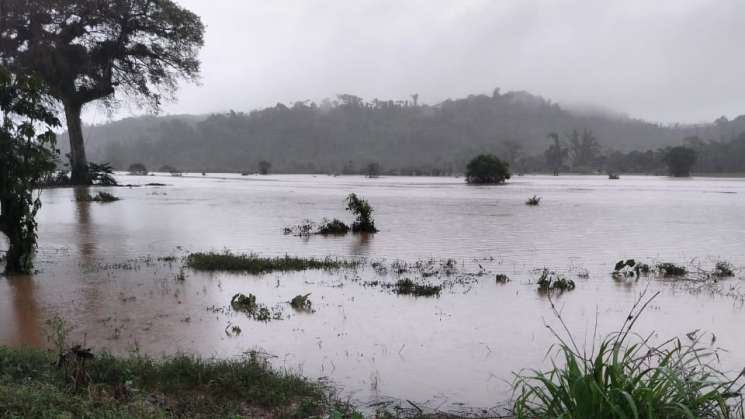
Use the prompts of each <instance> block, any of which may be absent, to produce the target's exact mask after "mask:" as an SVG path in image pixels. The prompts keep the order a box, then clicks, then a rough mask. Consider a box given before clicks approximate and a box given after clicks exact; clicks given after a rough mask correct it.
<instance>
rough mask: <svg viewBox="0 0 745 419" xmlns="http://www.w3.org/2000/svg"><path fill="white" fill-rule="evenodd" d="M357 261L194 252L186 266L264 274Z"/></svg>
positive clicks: (329, 267) (353, 264)
mask: <svg viewBox="0 0 745 419" xmlns="http://www.w3.org/2000/svg"><path fill="white" fill-rule="evenodd" d="M358 265H359V262H357V261H346V260H341V259H333V258H325V259H315V258H297V257H291V256H283V257H261V256H259V255H256V254H241V255H235V254H232V253H230V252H227V251H226V252H223V253H215V252H209V253H201V252H199V253H192V254H190V255H189V256H188V257H187V258H186V266H188V267H189V268H192V269H195V270H198V271H238V272H247V273H251V274H262V273H267V272H273V271H304V270H308V269H325V270H334V269H343V268H354V267H356V266H358Z"/></svg>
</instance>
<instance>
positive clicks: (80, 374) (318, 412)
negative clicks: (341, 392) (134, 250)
mask: <svg viewBox="0 0 745 419" xmlns="http://www.w3.org/2000/svg"><path fill="white" fill-rule="evenodd" d="M346 411H347V409H346V408H345V407H344V405H343V404H341V403H339V402H337V401H336V400H335V399H334V398H333V397H332V396H330V395H329V393H328V392H327V389H326V388H324V387H323V386H321V385H320V384H318V383H315V382H312V381H309V380H307V379H305V378H302V377H300V376H297V375H294V374H291V373H288V372H283V371H277V370H274V369H272V368H270V367H269V366H268V365H267V363H266V362H264V361H263V360H262V359H261V358H259V357H257V356H255V355H247V356H245V357H241V358H238V359H231V360H216V359H202V358H198V357H194V356H186V355H180V356H175V357H171V358H167V359H165V360H162V361H156V360H153V359H150V358H147V357H142V356H135V357H129V358H117V357H114V356H111V355H108V354H100V355H97V356H96V357H95V358H93V359H89V360H85V361H83V360H76V359H72V360H69V361H68V362H66V363H64V364H63V366H61V367H58V366H57V359H56V356H53V355H51V354H50V353H48V352H45V351H42V350H36V349H11V348H7V347H0V417H3V418H15V417H19V418H20V417H29V418H31V417H34V418H73V417H74V418H103V417H105V418H135V417H136V418H174V417H189V418H235V417H256V416H260V417H277V418H305V417H312V416H318V417H321V416H323V415H327V414H332V415H333V414H334V413H335V412H346ZM344 417H347V416H346V415H345V416H344Z"/></svg>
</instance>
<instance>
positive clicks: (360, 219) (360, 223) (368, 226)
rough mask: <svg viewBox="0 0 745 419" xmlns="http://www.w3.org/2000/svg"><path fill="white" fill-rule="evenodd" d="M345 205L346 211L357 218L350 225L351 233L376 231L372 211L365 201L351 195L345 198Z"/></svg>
mask: <svg viewBox="0 0 745 419" xmlns="http://www.w3.org/2000/svg"><path fill="white" fill-rule="evenodd" d="M346 203H347V211H349V212H351V213H352V214H353V215H354V216H356V217H357V218H356V219H355V220H354V222H353V223H352V231H354V232H355V233H376V232H377V231H378V229H377V228H376V227H375V220H374V219H373V216H372V213H373V209H372V207H371V206H370V203H369V202H367V200H365V199H362V198H360V197H359V196H357V194H355V193H351V194H349V195H348V196H347V199H346Z"/></svg>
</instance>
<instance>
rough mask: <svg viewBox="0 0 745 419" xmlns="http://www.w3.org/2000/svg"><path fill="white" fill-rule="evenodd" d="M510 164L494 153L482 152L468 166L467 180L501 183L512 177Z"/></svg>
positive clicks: (476, 182)
mask: <svg viewBox="0 0 745 419" xmlns="http://www.w3.org/2000/svg"><path fill="white" fill-rule="evenodd" d="M510 176H511V175H510V165H509V164H508V163H506V162H503V161H502V160H499V159H498V158H497V156H495V155H493V154H480V155H478V156H476V157H475V158H474V159H473V160H471V161H470V162H468V165H467V166H466V182H468V183H471V184H499V183H504V182H505V181H506V180H507V179H509V178H510Z"/></svg>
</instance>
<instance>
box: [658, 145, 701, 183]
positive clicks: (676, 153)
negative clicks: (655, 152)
mask: <svg viewBox="0 0 745 419" xmlns="http://www.w3.org/2000/svg"><path fill="white" fill-rule="evenodd" d="M662 161H664V162H665V164H667V167H668V169H669V171H670V175H671V176H674V177H688V176H690V175H691V169H692V168H693V165H694V164H695V163H696V150H694V149H692V148H688V147H683V146H678V147H671V148H669V149H667V150H665V152H664V155H663V157H662Z"/></svg>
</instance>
